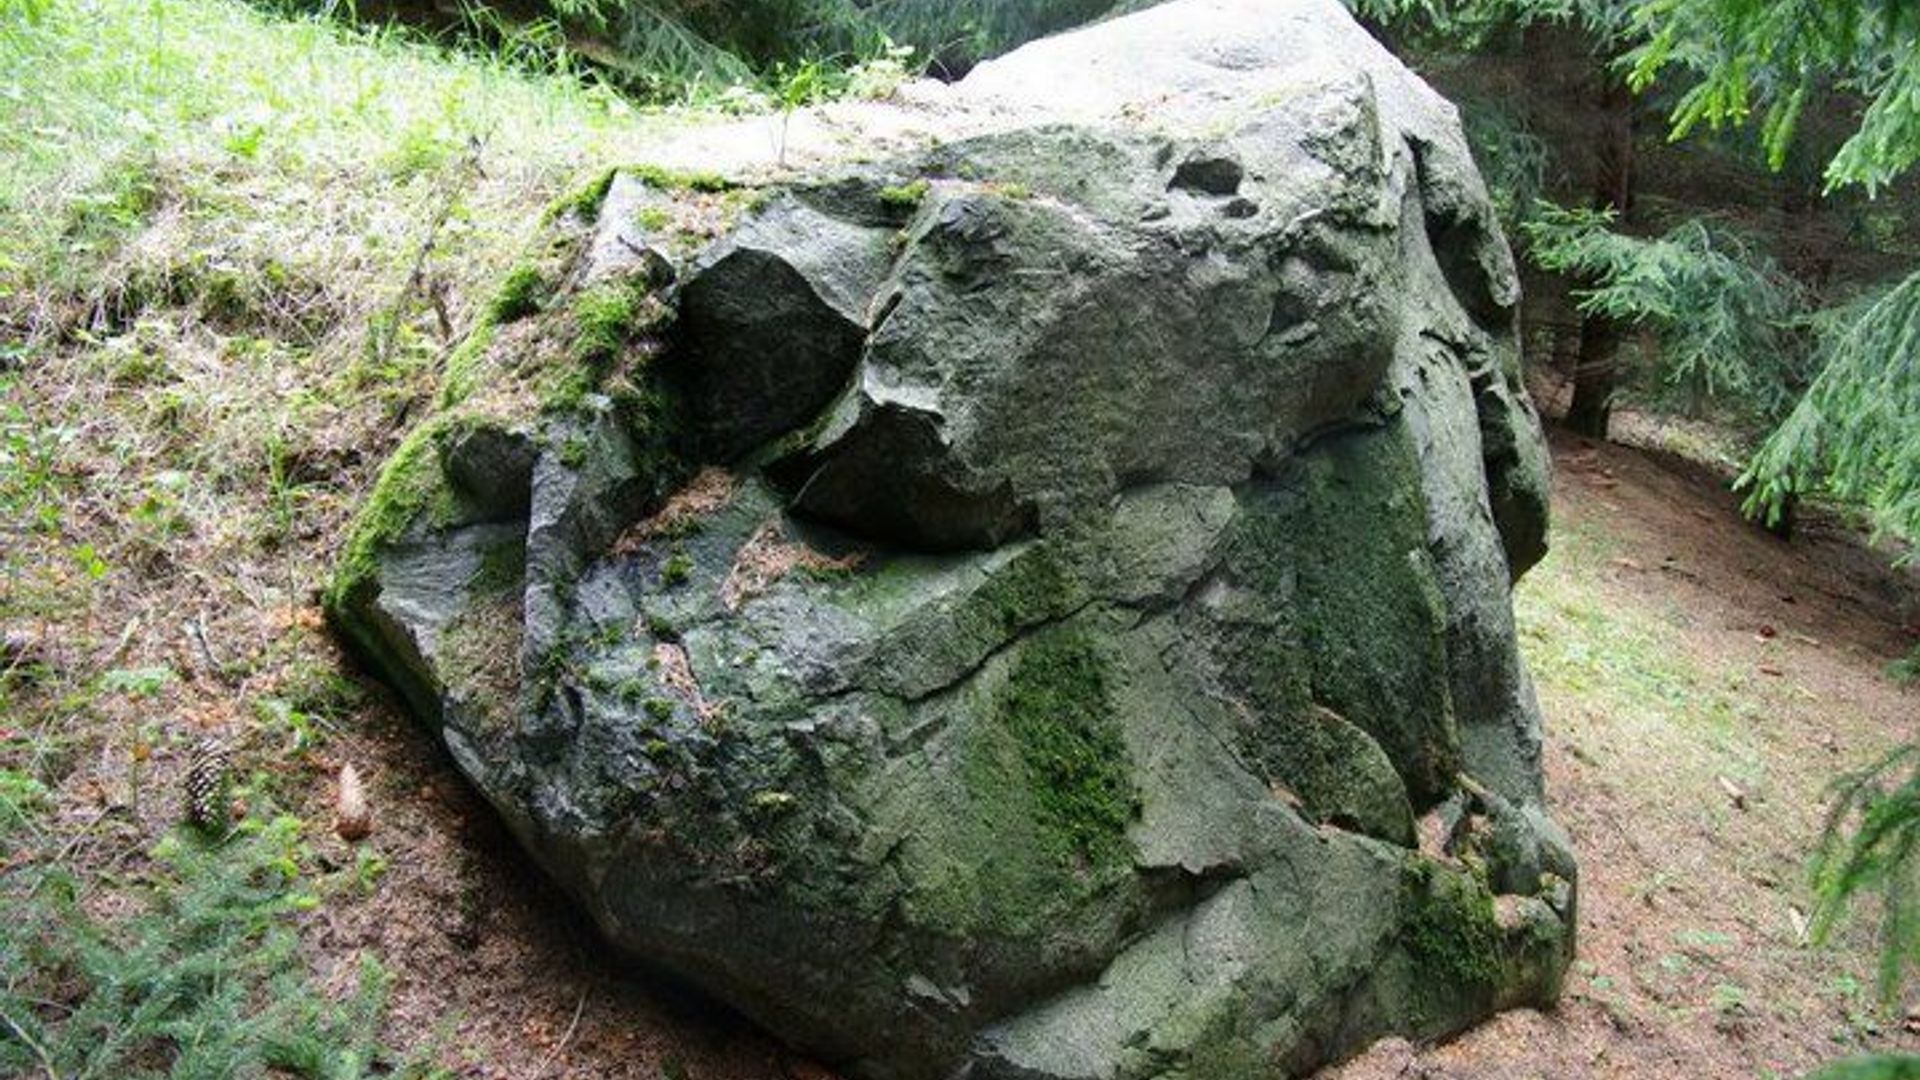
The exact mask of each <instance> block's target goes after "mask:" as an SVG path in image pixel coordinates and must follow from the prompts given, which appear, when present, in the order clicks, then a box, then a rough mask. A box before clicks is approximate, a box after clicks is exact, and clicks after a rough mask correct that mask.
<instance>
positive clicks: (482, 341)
mask: <svg viewBox="0 0 1920 1080" xmlns="http://www.w3.org/2000/svg"><path fill="white" fill-rule="evenodd" d="M498 331H499V328H498V327H497V326H496V325H495V324H494V322H493V320H492V319H489V318H483V319H481V320H480V323H479V324H478V325H477V326H475V327H474V328H473V329H472V330H471V331H469V332H468V334H467V336H466V339H465V340H463V341H461V342H460V344H459V345H458V346H457V347H455V348H454V350H453V352H452V353H451V354H450V355H448V357H447V363H446V367H445V368H444V370H443V371H442V374H441V377H440V407H441V408H443V409H444V408H449V407H451V406H454V405H458V404H460V403H461V402H463V401H465V400H467V398H468V397H470V396H472V394H473V391H474V389H475V388H476V387H477V385H478V383H479V378H480V365H481V364H482V363H484V362H485V361H486V358H487V350H488V349H490V348H492V347H493V338H494V335H495V334H496V333H498Z"/></svg>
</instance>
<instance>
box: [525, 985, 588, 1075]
mask: <svg viewBox="0 0 1920 1080" xmlns="http://www.w3.org/2000/svg"><path fill="white" fill-rule="evenodd" d="M586 1008H587V992H586V991H585V990H582V991H580V1000H579V1002H578V1003H576V1004H575V1005H574V1007H573V1020H572V1022H571V1023H569V1024H567V1030H566V1031H565V1032H563V1033H561V1035H560V1041H559V1042H557V1043H554V1044H553V1049H551V1050H548V1051H547V1056H546V1057H544V1058H541V1059H540V1064H539V1066H537V1067H536V1068H535V1069H534V1070H533V1080H540V1078H541V1077H543V1076H545V1075H547V1069H548V1068H550V1067H551V1066H552V1065H553V1064H554V1062H555V1061H557V1060H558V1059H559V1057H560V1052H561V1051H562V1050H565V1049H566V1048H567V1044H568V1043H570V1042H572V1041H573V1033H574V1031H575V1030H576V1029H578V1028H579V1027H580V1014H581V1013H583V1012H585V1011H586Z"/></svg>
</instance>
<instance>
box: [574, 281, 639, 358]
mask: <svg viewBox="0 0 1920 1080" xmlns="http://www.w3.org/2000/svg"><path fill="white" fill-rule="evenodd" d="M648 296H649V293H648V290H647V287H646V285H645V284H643V283H641V282H638V281H608V282H603V283H601V284H599V285H595V286H593V287H592V288H588V289H582V290H581V291H580V292H578V293H576V294H575V295H574V297H573V300H572V303H571V305H570V309H571V311H572V313H573V321H574V338H573V350H572V353H573V358H574V359H575V360H577V361H579V362H580V363H582V364H586V365H604V364H606V363H608V362H609V361H611V360H613V359H615V358H616V357H618V356H619V355H620V353H621V352H622V351H623V350H624V349H625V348H626V347H627V344H628V343H629V342H631V341H632V340H633V339H634V337H635V335H637V334H638V333H639V332H641V331H643V330H647V329H651V328H652V327H653V326H654V325H655V324H656V323H657V321H658V318H659V314H660V313H659V312H658V311H656V310H654V305H650V304H648V303H647V300H648Z"/></svg>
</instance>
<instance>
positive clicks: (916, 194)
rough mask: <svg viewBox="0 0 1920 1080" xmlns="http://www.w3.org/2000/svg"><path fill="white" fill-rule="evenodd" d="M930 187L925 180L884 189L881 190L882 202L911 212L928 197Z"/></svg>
mask: <svg viewBox="0 0 1920 1080" xmlns="http://www.w3.org/2000/svg"><path fill="white" fill-rule="evenodd" d="M930 186H931V185H929V184H928V183H927V181H925V180H915V181H913V182H912V183H910V184H900V185H898V186H894V187H883V188H881V189H880V202H881V203H882V204H884V205H887V206H891V207H895V208H897V209H901V210H911V209H913V208H914V207H916V206H919V205H920V200H922V199H924V198H926V197H927V191H928V189H929V187H930Z"/></svg>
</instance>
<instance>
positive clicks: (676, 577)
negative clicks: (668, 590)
mask: <svg viewBox="0 0 1920 1080" xmlns="http://www.w3.org/2000/svg"><path fill="white" fill-rule="evenodd" d="M692 576H693V559H691V558H690V557H688V555H687V553H686V552H684V551H677V552H674V554H673V556H672V557H671V558H669V559H668V560H667V561H666V564H665V565H663V566H661V567H660V581H661V583H662V584H665V585H679V584H682V583H684V582H685V581H686V580H687V579H688V578H690V577H692Z"/></svg>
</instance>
